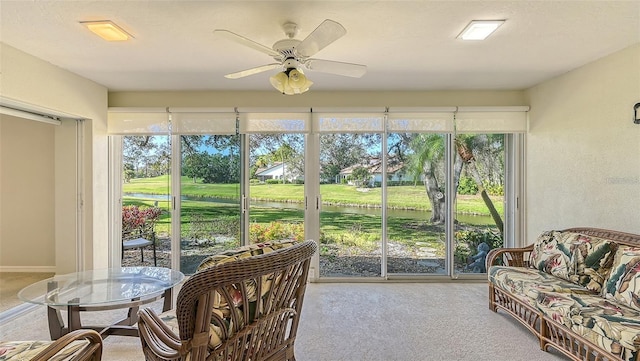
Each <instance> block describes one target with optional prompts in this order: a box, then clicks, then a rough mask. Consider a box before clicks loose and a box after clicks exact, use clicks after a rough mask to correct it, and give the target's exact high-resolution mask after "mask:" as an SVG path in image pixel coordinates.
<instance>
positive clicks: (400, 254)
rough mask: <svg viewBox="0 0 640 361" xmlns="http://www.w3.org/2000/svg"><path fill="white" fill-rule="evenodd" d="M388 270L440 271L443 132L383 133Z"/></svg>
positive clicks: (442, 258) (443, 247) (443, 257)
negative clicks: (384, 142)
mask: <svg viewBox="0 0 640 361" xmlns="http://www.w3.org/2000/svg"><path fill="white" fill-rule="evenodd" d="M387 147H388V149H389V152H388V153H389V156H388V158H387V187H386V191H387V257H388V258H387V272H388V273H391V274H393V273H397V274H445V273H446V261H445V260H446V254H447V252H446V237H445V216H446V214H447V210H446V205H445V184H446V183H445V182H446V179H445V136H444V135H442V134H421V133H391V134H388V136H387Z"/></svg>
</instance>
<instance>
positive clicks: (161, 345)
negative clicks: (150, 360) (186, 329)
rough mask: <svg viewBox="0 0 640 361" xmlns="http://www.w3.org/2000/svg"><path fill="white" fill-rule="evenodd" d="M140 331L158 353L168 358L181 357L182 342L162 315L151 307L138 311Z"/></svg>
mask: <svg viewBox="0 0 640 361" xmlns="http://www.w3.org/2000/svg"><path fill="white" fill-rule="evenodd" d="M138 317H139V320H138V332H139V333H140V338H141V340H143V342H146V343H147V346H148V347H149V349H150V350H151V351H152V352H153V353H154V354H155V355H156V356H160V357H162V358H166V359H174V358H178V357H180V356H181V355H180V350H181V349H182V342H181V341H180V337H178V335H176V334H175V333H174V332H173V331H172V330H171V329H170V328H169V327H168V326H167V325H166V324H165V323H164V322H163V321H162V319H160V317H159V316H158V315H157V314H156V313H155V312H154V311H153V310H152V309H150V308H145V309H142V310H140V312H138Z"/></svg>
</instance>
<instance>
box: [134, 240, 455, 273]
mask: <svg viewBox="0 0 640 361" xmlns="http://www.w3.org/2000/svg"><path fill="white" fill-rule="evenodd" d="M158 240H159V242H158V246H157V248H156V257H157V262H158V263H157V265H158V267H171V247H170V241H169V238H166V237H165V238H159V239H158ZM388 247H389V248H390V249H392V250H393V256H392V257H389V258H388V261H387V269H388V272H389V273H416V274H442V273H444V269H445V268H444V266H445V265H444V259H440V258H438V257H423V258H419V257H416V256H415V254H416V250H415V249H411V248H410V247H406V246H403V245H401V244H392V243H390V244H389V246H388ZM229 248H234V247H233V245H229V244H224V243H216V244H201V245H198V246H195V245H194V244H192V242H185V243H184V244H183V252H182V256H181V257H180V268H181V270H182V272H184V273H185V274H191V273H193V272H195V269H196V267H197V266H198V264H200V262H201V261H202V260H203V259H204V258H205V257H207V256H209V255H212V254H217V253H220V252H222V251H224V250H226V249H229ZM143 252H144V262H141V260H140V250H139V249H133V250H127V251H125V252H124V259H123V261H122V266H125V267H135V266H147V267H151V266H153V251H152V248H151V247H147V248H145V249H144V251H143ZM380 262H381V257H380V250H377V251H373V252H371V254H362V251H361V250H357V249H354V248H352V247H343V248H335V249H334V250H333V252H332V254H328V255H321V256H320V276H321V277H345V276H346V277H377V276H380Z"/></svg>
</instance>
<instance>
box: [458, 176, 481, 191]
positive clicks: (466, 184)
mask: <svg viewBox="0 0 640 361" xmlns="http://www.w3.org/2000/svg"><path fill="white" fill-rule="evenodd" d="M458 194H469V195H475V194H478V185H477V184H476V182H475V181H474V180H473V179H472V178H470V177H460V181H459V182H458Z"/></svg>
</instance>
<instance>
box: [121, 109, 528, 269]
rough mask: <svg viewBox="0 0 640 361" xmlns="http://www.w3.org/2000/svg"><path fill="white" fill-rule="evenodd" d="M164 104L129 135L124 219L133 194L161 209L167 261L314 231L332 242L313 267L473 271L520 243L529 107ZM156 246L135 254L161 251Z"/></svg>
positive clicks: (145, 205) (158, 225) (189, 260)
mask: <svg viewBox="0 0 640 361" xmlns="http://www.w3.org/2000/svg"><path fill="white" fill-rule="evenodd" d="M136 116H139V115H136V114H135V113H134V114H133V115H132V114H131V113H126V114H125V115H122V116H120V118H122V119H125V117H133V118H136ZM161 118H162V116H161V114H159V113H153V114H152V115H150V116H148V119H152V120H153V122H151V121H148V120H147V118H145V117H142V118H141V119H143V122H142V124H143V125H144V124H147V125H146V128H143V129H142V131H140V129H139V128H135V129H133V130H134V131H133V133H134V134H126V131H125V130H121V131H122V132H123V133H124V134H125V135H124V136H123V137H121V138H119V139H122V153H121V157H122V179H121V180H120V181H121V183H120V185H121V189H122V195H123V197H122V205H123V206H124V207H123V212H122V215H123V223H122V224H123V228H126V227H128V225H127V224H125V217H124V216H125V215H126V216H129V215H130V214H131V210H130V209H128V208H125V207H131V209H134V208H133V207H137V208H138V209H151V211H148V212H149V213H148V215H149V217H150V218H148V219H146V220H145V221H147V222H152V223H153V225H154V228H155V234H156V238H155V239H156V243H155V245H156V259H157V263H158V265H160V266H171V267H174V268H180V270H182V271H183V272H185V273H187V274H190V273H193V272H194V271H195V270H196V267H197V265H198V264H199V263H200V261H201V260H202V259H203V258H204V257H206V256H208V255H211V254H215V253H218V252H221V251H224V250H227V249H231V248H236V247H238V246H241V245H247V244H253V243H260V242H265V241H272V240H279V239H297V240H302V239H305V238H307V239H314V240H316V241H317V242H318V246H319V248H318V254H317V256H316V257H315V258H314V262H313V266H312V267H313V269H312V273H311V274H312V277H313V278H326V279H331V278H340V279H346V278H353V279H362V278H371V279H375V278H380V279H387V278H388V279H402V278H416V277H418V278H420V277H422V278H435V279H446V278H458V277H463V278H465V277H466V278H474V277H475V275H479V274H483V273H485V272H486V270H485V268H484V260H485V257H486V254H487V252H488V251H489V250H490V249H492V248H496V247H500V246H502V245H513V238H514V235H515V229H516V228H517V222H516V219H518V215H517V212H518V210H517V206H516V197H517V196H518V194H519V193H518V187H516V185H517V184H518V183H517V182H518V172H517V169H519V168H518V164H519V160H520V159H522V158H521V157H520V158H518V156H517V154H520V153H519V147H522V142H519V141H515V140H516V139H520V138H518V137H517V136H516V135H515V134H514V133H519V132H522V129H525V126H526V115H525V113H523V112H522V111H520V110H513V111H511V110H508V111H504V112H494V111H484V110H482V111H477V110H476V109H475V108H474V109H472V110H465V111H462V112H460V111H458V112H456V111H455V109H449V108H443V109H438V110H435V111H434V110H429V111H406V112H403V111H396V112H389V111H386V112H385V111H384V110H380V109H377V110H371V109H365V110H359V111H356V110H353V109H349V110H347V111H344V110H335V109H333V110H324V109H314V111H313V112H305V111H304V110H301V109H297V110H296V109H289V110H288V111H287V112H277V111H271V110H269V109H267V110H265V109H262V110H260V109H247V110H245V111H244V112H243V111H241V110H238V109H236V110H235V112H217V113H216V112H197V111H196V112H194V111H192V110H184V111H176V110H174V112H172V113H171V116H170V117H167V118H168V120H170V121H167V123H166V124H165V125H164V126H157V123H161V122H159V121H158V119H161ZM145 122H147V123H145ZM156 128H157V129H159V131H157V132H158V133H163V134H164V133H171V134H172V135H162V134H154V132H155V129H156ZM136 131H137V132H138V133H144V134H135V133H136ZM147 133H149V134H147ZM145 214H146V213H145ZM510 242H511V243H510ZM151 251H152V249H151V248H144V249H143V250H142V256H144V262H145V263H142V257H139V261H136V262H137V263H131V262H129V261H128V260H129V259H133V258H134V256H135V255H139V252H140V250H127V251H126V253H125V252H123V255H127V257H123V261H122V263H123V264H149V262H151V261H152V260H153V259H154V258H153V255H152V253H150V252H151Z"/></svg>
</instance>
